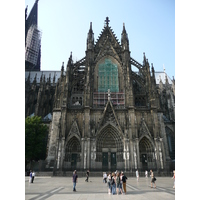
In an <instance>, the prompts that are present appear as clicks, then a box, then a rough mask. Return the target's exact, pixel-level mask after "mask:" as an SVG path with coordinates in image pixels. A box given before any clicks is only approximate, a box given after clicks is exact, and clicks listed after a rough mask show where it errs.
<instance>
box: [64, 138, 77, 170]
mask: <svg viewBox="0 0 200 200" xmlns="http://www.w3.org/2000/svg"><path fill="white" fill-rule="evenodd" d="M80 154H81V144H80V140H79V139H78V137H77V136H76V135H73V136H72V137H70V138H69V140H68V141H67V142H66V144H65V159H64V160H65V161H66V162H67V163H68V164H69V165H68V166H69V167H70V168H71V169H74V168H77V163H78V162H80V160H81V157H80Z"/></svg>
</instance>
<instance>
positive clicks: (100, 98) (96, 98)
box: [93, 92, 125, 107]
mask: <svg viewBox="0 0 200 200" xmlns="http://www.w3.org/2000/svg"><path fill="white" fill-rule="evenodd" d="M110 99H111V102H112V104H113V106H117V107H124V105H125V96H124V92H111V94H110ZM107 101H108V92H94V93H93V106H94V107H104V106H105V105H106V103H107Z"/></svg>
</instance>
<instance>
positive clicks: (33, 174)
mask: <svg viewBox="0 0 200 200" xmlns="http://www.w3.org/2000/svg"><path fill="white" fill-rule="evenodd" d="M34 178H35V172H32V170H30V174H29V183H33V181H34Z"/></svg>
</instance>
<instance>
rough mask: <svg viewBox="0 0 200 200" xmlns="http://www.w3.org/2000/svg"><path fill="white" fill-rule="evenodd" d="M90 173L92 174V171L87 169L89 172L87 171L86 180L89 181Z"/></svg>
mask: <svg viewBox="0 0 200 200" xmlns="http://www.w3.org/2000/svg"><path fill="white" fill-rule="evenodd" d="M89 174H90V171H89V170H87V172H86V180H85V181H87V182H88V179H89Z"/></svg>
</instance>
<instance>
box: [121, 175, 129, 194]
mask: <svg viewBox="0 0 200 200" xmlns="http://www.w3.org/2000/svg"><path fill="white" fill-rule="evenodd" d="M127 179H128V178H127V177H126V176H125V174H124V172H122V184H123V189H124V194H126V180H127Z"/></svg>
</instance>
